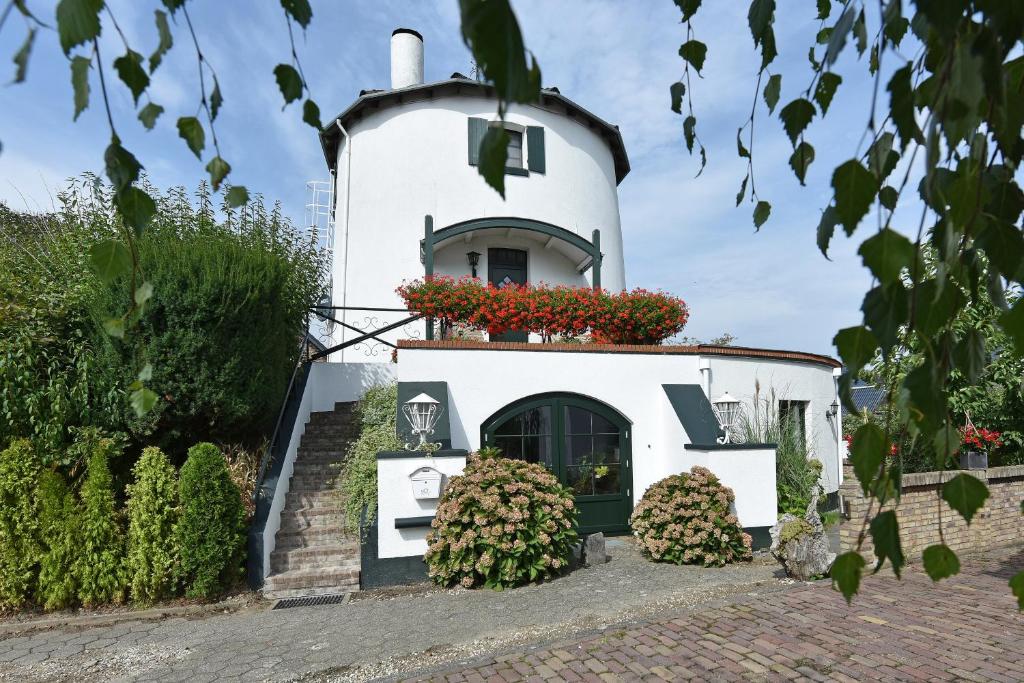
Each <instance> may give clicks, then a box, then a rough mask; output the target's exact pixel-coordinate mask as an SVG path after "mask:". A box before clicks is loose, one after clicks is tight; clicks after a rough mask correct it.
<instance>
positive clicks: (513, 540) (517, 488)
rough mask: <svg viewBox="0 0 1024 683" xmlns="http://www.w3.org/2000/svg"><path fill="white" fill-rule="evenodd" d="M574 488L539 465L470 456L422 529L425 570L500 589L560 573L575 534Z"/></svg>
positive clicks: (446, 582) (439, 578)
mask: <svg viewBox="0 0 1024 683" xmlns="http://www.w3.org/2000/svg"><path fill="white" fill-rule="evenodd" d="M576 519H577V510H576V507H575V504H574V501H573V496H572V492H571V491H570V490H569V489H567V488H566V487H564V486H562V485H561V484H560V483H559V482H558V479H557V478H556V477H555V475H553V474H552V473H551V472H549V471H548V470H546V469H545V468H544V467H543V466H542V465H538V464H534V463H528V462H524V461H521V460H510V459H508V458H480V457H476V456H470V459H469V461H468V462H467V463H466V469H465V471H464V472H463V474H462V475H461V476H458V477H452V479H451V481H449V482H448V486H447V487H446V488H445V490H444V494H443V495H442V496H441V500H440V502H439V504H438V506H437V515H436V517H435V518H434V521H433V522H432V523H431V527H432V529H431V531H430V533H429V534H427V543H428V544H429V547H428V549H427V553H426V555H425V556H424V560H425V561H426V563H427V569H428V573H429V575H430V577H431V578H432V579H433V580H434V581H435V582H437V583H439V584H441V585H443V586H452V585H455V584H459V585H461V586H464V587H466V588H472V587H474V586H486V587H487V588H494V589H497V590H501V589H502V588H505V587H508V586H517V585H520V584H524V583H528V582H531V581H537V580H541V579H545V578H548V577H552V576H556V575H558V574H561V573H563V572H564V571H565V570H566V569H567V568H568V566H569V559H570V556H571V554H572V547H573V545H574V544H575V543H576V542H577V541H578V540H579V534H578V533H577V525H576Z"/></svg>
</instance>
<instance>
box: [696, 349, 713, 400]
mask: <svg viewBox="0 0 1024 683" xmlns="http://www.w3.org/2000/svg"><path fill="white" fill-rule="evenodd" d="M697 367H698V368H700V378H701V384H702V385H703V387H704V395H705V396H707V397H708V400H709V401H710V400H711V359H710V358H702V357H698V358H697Z"/></svg>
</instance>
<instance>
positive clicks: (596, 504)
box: [480, 392, 633, 534]
mask: <svg viewBox="0 0 1024 683" xmlns="http://www.w3.org/2000/svg"><path fill="white" fill-rule="evenodd" d="M543 406H550V407H551V421H552V425H551V450H552V454H551V457H552V459H553V471H554V473H555V475H556V476H557V477H558V479H559V481H561V482H562V483H563V484H566V482H567V481H568V466H567V463H566V449H567V446H566V425H565V415H564V413H565V408H566V407H578V408H583V409H584V410H588V411H590V412H592V413H595V414H597V415H599V416H601V417H603V418H605V419H606V420H608V421H609V422H611V423H612V424H614V425H615V426H616V427H618V429H619V444H618V445H619V491H618V493H615V494H601V495H585V496H577V497H576V504H577V507H578V509H579V511H580V531H581V532H582V533H594V532H597V531H602V532H605V533H613V534H616V533H627V532H628V531H629V515H630V512H632V509H633V500H632V493H633V456H632V448H631V446H630V444H631V443H632V437H631V432H632V428H633V426H632V423H631V422H630V421H629V420H628V419H627V418H626V417H625V416H624V415H622V413H620V412H619V411H617V410H615V409H614V408H612V407H611V406H609V405H608V404H606V403H602V402H601V401H598V400H597V399H594V398H591V397H589V396H584V395H582V394H573V393H565V392H551V393H544V394H536V395H534V396H528V397H526V398H523V399H520V400H518V401H515V402H514V403H510V404H508V405H507V406H505V407H504V408H502V409H501V410H499V411H497V412H496V413H494V414H493V415H491V416H490V417H488V418H487V419H486V420H485V421H484V423H483V424H482V425H481V426H480V444H481V446H492V445H494V443H495V439H494V437H495V430H496V429H497V428H498V427H500V426H501V425H503V424H504V423H505V422H507V421H508V420H509V419H511V418H513V417H515V416H516V415H519V414H520V413H523V412H525V411H528V410H530V409H533V408H540V407H543Z"/></svg>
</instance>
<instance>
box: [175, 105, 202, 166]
mask: <svg viewBox="0 0 1024 683" xmlns="http://www.w3.org/2000/svg"><path fill="white" fill-rule="evenodd" d="M178 136H179V137H181V139H183V140H184V141H185V142H186V143H187V144H188V148H189V149H190V150H192V153H193V154H195V155H196V158H197V159H202V158H203V157H202V153H203V148H204V147H205V146H206V133H204V132H203V124H201V123H200V122H199V119H197V118H196V117H194V116H182V117H181V118H179V119H178Z"/></svg>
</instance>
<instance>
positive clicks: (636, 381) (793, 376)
mask: <svg viewBox="0 0 1024 683" xmlns="http://www.w3.org/2000/svg"><path fill="white" fill-rule="evenodd" d="M699 360H700V357H699V356H697V355H684V354H656V353H652V354H640V353H637V354H633V353H599V352H598V353H594V352H577V353H574V352H565V351H541V350H538V351H498V350H495V351H489V350H451V349H413V348H404V349H402V350H401V361H400V362H399V364H398V379H399V381H445V382H447V383H448V392H449V397H448V400H449V420H450V423H451V439H452V447H453V448H465V449H468V450H470V451H472V450H475V449H477V448H478V447H479V446H480V426H481V425H482V424H483V423H484V422H485V421H486V420H487V418H489V417H490V416H491V415H493V414H494V413H495V412H497V411H498V410H499V409H501V408H503V407H504V406H506V405H508V404H509V403H512V402H513V401H516V400H518V399H520V398H524V397H526V396H532V395H534V394H540V393H544V392H556V391H558V392H574V393H578V394H584V395H586V396H589V397H592V398H594V399H597V400H598V401H602V402H604V403H606V404H608V405H609V406H611V407H613V408H615V409H616V410H618V411H619V412H620V413H622V414H623V415H625V416H626V418H628V419H629V420H630V421H631V422H632V429H631V433H630V442H631V450H632V460H633V468H632V476H633V501H634V504H635V502H636V501H638V500H639V499H640V497H641V496H642V495H643V493H644V491H645V490H646V489H647V488H648V487H649V486H650V485H651V484H653V483H655V482H657V481H659V480H661V479H663V478H664V477H666V476H668V475H670V474H677V473H679V472H683V471H686V470H689V469H690V467H692V466H693V465H704V466H707V467H708V468H709V469H711V470H712V471H713V472H715V473H716V474H718V475H719V476H720V477H721V478H722V480H723V481H724V482H725V483H726V484H727V485H729V486H730V487H731V488H733V490H734V491H735V492H736V494H737V498H738V499H740V498H742V501H740V500H738V502H737V512H738V514H739V516H740V523H741V524H742V525H743V526H747V527H752V526H768V525H771V524H774V523H775V519H776V515H775V460H774V457H773V455H774V454H773V452H772V451H765V450H763V449H761V450H754V449H745V450H742V451H722V450H717V451H707V452H704V451H695V450H689V449H685V448H684V445H686V444H688V443H690V440H689V437H688V436H687V435H686V432H685V431H684V429H683V426H682V424H680V422H679V419H678V417H677V416H676V414H675V411H674V410H673V408H672V406H671V404H670V403H669V400H668V397H667V395H666V394H665V391H664V389H663V388H662V384H701V375H700V371H699V369H698V365H699ZM711 364H712V365H711V367H712V373H714V372H715V371H716V370H717V372H718V374H717V375H714V374H713V376H712V380H711V386H712V396H717V394H715V393H714V392H715V391H717V390H718V389H721V390H722V391H724V390H725V388H728V389H729V391H730V392H731V393H733V394H734V395H736V396H737V398H739V397H740V396H739V393H740V392H741V388H742V387H744V386H750V387H751V388H752V387H753V384H754V379H755V378H758V377H760V378H761V381H762V385H764V383H765V379H766V378H772V379H773V380H775V381H776V384H775V386H788V387H789V388H790V390H791V392H793V393H791V394H790V395H791V396H792V398H794V399H796V398H800V397H802V396H803V395H804V394H799V395H798V394H797V393H795V392H797V391H798V390H799V391H805V392H806V396H807V397H808V399H809V400H811V402H812V403H811V406H810V410H809V413H808V414H809V415H812V416H813V415H816V411H818V406H820V407H821V412H822V415H824V409H825V407H826V406H827V405H829V404H830V403H831V402H832V400H833V398H834V389H833V386H834V385H833V380H832V368H830V367H827V366H824V365H819V364H813V363H800V362H790V361H776V360H755V359H746V358H735V357H726V356H715V357H712V359H711ZM724 380H728V381H730V382H733V383H734V384H733V386H736V387H738V388H737V389H736V390H735V391H734V390H733V389H732V387H731V386H729V387H723V385H722V383H721V382H722V381H724ZM830 392H831V393H830ZM719 393H721V392H719ZM826 398H827V401H826ZM819 440H820V441H821V444H820V445H817V441H816V446H815V447H816V448H818V449H820V451H821V453H820V455H819V458H820V459H822V461H823V464H824V469H825V472H826V473H827V472H829V471H835V468H836V467H837V465H838V460H837V450H836V448H835V446H834V444H833V445H832V447H831V451H829V450H828V448H827V446H826V441H825V436H824V435H821V436H820V437H819ZM831 482H832V480H830V479H827V478H826V479H825V482H824V483H825V484H826V489H827V490H829V491H832V490H835V488H836V487H835V486H834V485H832V483H831Z"/></svg>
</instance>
